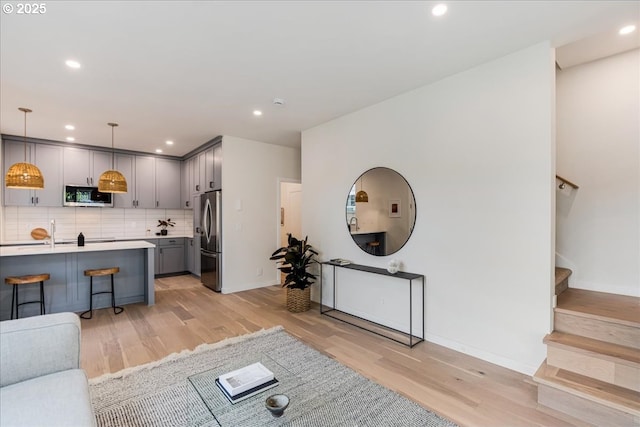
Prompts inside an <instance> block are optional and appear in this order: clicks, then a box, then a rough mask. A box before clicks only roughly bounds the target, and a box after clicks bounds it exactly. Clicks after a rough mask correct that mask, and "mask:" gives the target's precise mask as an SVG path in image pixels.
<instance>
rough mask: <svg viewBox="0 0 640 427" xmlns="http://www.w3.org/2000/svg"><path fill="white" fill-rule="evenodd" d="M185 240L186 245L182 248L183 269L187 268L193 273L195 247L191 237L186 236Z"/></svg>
mask: <svg viewBox="0 0 640 427" xmlns="http://www.w3.org/2000/svg"><path fill="white" fill-rule="evenodd" d="M185 240H186V245H185V248H184V261H185V270H187V271H188V272H190V273H194V272H195V268H196V264H195V247H194V246H193V239H192V238H187V239H185ZM194 274H195V273H194Z"/></svg>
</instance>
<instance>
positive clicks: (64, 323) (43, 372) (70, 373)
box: [0, 313, 97, 427]
mask: <svg viewBox="0 0 640 427" xmlns="http://www.w3.org/2000/svg"><path fill="white" fill-rule="evenodd" d="M0 414H1V415H0V426H2V427H4V426H7V427H9V426H11V427H14V426H34V427H35V426H65V427H69V426H71V427H73V426H95V425H97V424H96V418H95V415H94V413H93V408H92V407H91V399H90V397H89V385H88V383H87V376H86V375H85V373H84V371H83V370H82V369H80V319H79V318H78V316H77V315H75V314H73V313H58V314H48V315H44V316H35V317H28V318H24V319H19V320H6V321H3V322H0Z"/></svg>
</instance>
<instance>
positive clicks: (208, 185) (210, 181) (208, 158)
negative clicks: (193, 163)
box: [204, 148, 216, 192]
mask: <svg viewBox="0 0 640 427" xmlns="http://www.w3.org/2000/svg"><path fill="white" fill-rule="evenodd" d="M204 155H205V156H204V157H205V162H204V163H205V166H204V167H205V169H204V175H205V181H204V182H205V186H204V187H205V188H204V191H205V192H207V191H213V190H214V189H215V185H216V183H215V178H214V173H213V172H214V171H213V169H214V161H213V160H214V157H213V148H208V149H207V150H206V151H205V152H204Z"/></svg>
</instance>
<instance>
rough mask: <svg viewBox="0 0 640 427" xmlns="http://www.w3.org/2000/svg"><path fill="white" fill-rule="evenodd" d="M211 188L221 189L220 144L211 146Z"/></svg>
mask: <svg viewBox="0 0 640 427" xmlns="http://www.w3.org/2000/svg"><path fill="white" fill-rule="evenodd" d="M213 189H214V190H222V144H218V145H216V146H215V147H213Z"/></svg>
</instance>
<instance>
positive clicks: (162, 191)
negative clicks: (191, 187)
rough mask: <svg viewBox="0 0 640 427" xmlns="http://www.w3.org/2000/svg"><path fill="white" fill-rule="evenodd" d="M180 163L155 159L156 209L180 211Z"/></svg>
mask: <svg viewBox="0 0 640 427" xmlns="http://www.w3.org/2000/svg"><path fill="white" fill-rule="evenodd" d="M180 179H181V177H180V162H179V161H178V160H171V159H162V158H156V207H157V208H165V209H180V208H181V207H182V206H181V203H180V195H181V191H180V190H181V185H180Z"/></svg>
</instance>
